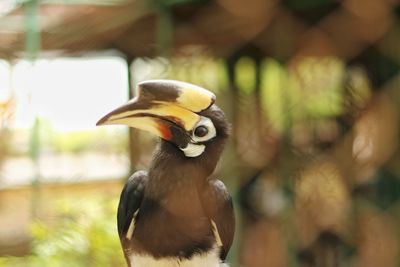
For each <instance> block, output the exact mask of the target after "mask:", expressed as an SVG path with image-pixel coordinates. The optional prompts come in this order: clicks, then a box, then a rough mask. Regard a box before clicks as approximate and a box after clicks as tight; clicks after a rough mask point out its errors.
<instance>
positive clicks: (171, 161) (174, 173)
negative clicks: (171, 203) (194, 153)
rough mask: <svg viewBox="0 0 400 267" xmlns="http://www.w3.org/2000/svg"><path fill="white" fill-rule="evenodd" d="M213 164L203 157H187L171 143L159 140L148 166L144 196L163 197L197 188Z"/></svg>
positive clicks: (213, 166) (209, 173)
mask: <svg viewBox="0 0 400 267" xmlns="http://www.w3.org/2000/svg"><path fill="white" fill-rule="evenodd" d="M214 169H215V164H214V165H212V166H210V164H209V163H208V162H207V160H205V159H204V158H201V157H198V158H187V157H185V155H184V154H183V152H182V151H180V150H179V149H178V148H176V147H175V146H174V145H173V144H171V143H169V142H166V141H161V142H160V144H159V145H158V148H157V150H156V152H155V153H154V155H153V160H152V164H151V166H150V168H149V181H148V185H147V187H146V196H147V197H150V198H153V199H160V198H165V197H167V196H168V195H172V194H175V195H176V194H182V193H185V192H192V191H193V190H196V189H198V188H199V187H200V186H202V184H203V183H204V182H205V181H206V180H207V179H208V177H209V176H210V175H211V174H212V173H213V171H214Z"/></svg>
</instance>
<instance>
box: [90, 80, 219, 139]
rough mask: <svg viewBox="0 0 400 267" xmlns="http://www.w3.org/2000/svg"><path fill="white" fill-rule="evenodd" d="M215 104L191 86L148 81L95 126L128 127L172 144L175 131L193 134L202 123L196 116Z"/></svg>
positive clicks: (206, 94)
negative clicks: (121, 125) (135, 94)
mask: <svg viewBox="0 0 400 267" xmlns="http://www.w3.org/2000/svg"><path fill="white" fill-rule="evenodd" d="M214 102H215V95H214V94H213V93H211V92H210V91H208V90H206V89H204V88H201V87H198V86H195V85H193V84H189V83H184V82H179V81H173V80H150V81H145V82H141V83H139V84H138V95H137V97H135V98H134V99H132V100H130V101H129V102H128V103H126V104H125V105H122V106H121V107H118V108H116V109H115V110H113V111H111V112H110V113H108V114H107V115H105V116H104V117H103V118H101V119H100V120H99V121H98V122H97V124H96V125H107V124H123V125H128V126H130V127H134V128H138V129H141V130H145V131H148V132H151V133H153V134H155V135H157V136H159V137H161V138H163V139H165V140H169V141H173V139H174V135H176V134H179V133H177V130H178V131H179V130H184V131H185V132H187V133H190V132H191V131H193V129H194V128H195V126H196V124H197V123H198V122H199V121H200V119H201V116H200V115H198V114H197V113H198V112H201V111H202V110H205V109H207V108H208V107H210V106H211V105H212V104H213V103H214ZM178 143H179V142H178ZM178 145H179V144H178Z"/></svg>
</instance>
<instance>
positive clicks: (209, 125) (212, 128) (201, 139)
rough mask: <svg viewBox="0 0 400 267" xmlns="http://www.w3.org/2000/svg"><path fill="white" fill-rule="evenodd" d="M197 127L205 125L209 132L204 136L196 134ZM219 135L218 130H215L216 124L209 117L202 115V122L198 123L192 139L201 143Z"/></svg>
mask: <svg viewBox="0 0 400 267" xmlns="http://www.w3.org/2000/svg"><path fill="white" fill-rule="evenodd" d="M197 127H205V128H206V129H207V130H208V133H207V134H206V135H204V136H201V137H200V136H196V135H195V132H196V128H197ZM216 135H217V131H216V130H215V126H214V124H213V123H212V121H211V120H210V119H209V118H206V117H202V118H201V120H200V122H199V123H198V124H197V125H196V127H195V128H194V130H193V133H192V140H193V142H194V143H200V142H205V141H208V140H210V139H212V138H214V137H215V136H216Z"/></svg>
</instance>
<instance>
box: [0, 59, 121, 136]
mask: <svg viewBox="0 0 400 267" xmlns="http://www.w3.org/2000/svg"><path fill="white" fill-rule="evenodd" d="M0 63H1V62H0ZM2 65H3V64H0V80H3V79H2V78H3V77H6V76H7V75H8V77H11V75H10V74H9V72H8V71H7V69H8V67H2ZM12 70H13V72H12V81H11V82H9V83H7V82H6V81H0V101H1V97H2V95H3V94H4V95H7V94H10V92H13V94H14V95H15V96H16V100H17V107H16V116H15V120H14V123H13V125H14V127H16V128H28V127H30V126H31V125H32V123H33V121H34V118H35V117H36V116H39V117H41V118H44V119H46V120H48V121H49V122H50V123H51V125H52V126H53V127H54V128H55V129H56V130H59V131H79V130H90V129H94V128H95V124H96V122H97V121H98V120H99V119H100V118H101V117H102V116H104V115H105V114H106V113H108V112H109V111H110V110H112V109H113V108H115V107H116V106H119V105H121V104H122V103H125V102H126V101H127V99H128V80H127V67H126V63H125V61H124V60H123V59H121V58H118V57H104V58H89V59H88V58H60V59H52V60H48V59H41V60H37V61H36V62H35V63H34V64H32V63H30V62H28V61H24V60H21V61H19V62H17V63H16V64H15V65H14V66H13V69H12ZM4 73H6V74H4ZM7 73H8V74H7ZM8 79H10V78H8ZM5 80H7V78H5ZM3 86H4V87H9V88H8V92H7V90H3V89H2V87H3ZM2 91H5V93H3V92H2Z"/></svg>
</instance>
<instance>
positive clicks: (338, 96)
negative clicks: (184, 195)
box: [0, 0, 400, 267]
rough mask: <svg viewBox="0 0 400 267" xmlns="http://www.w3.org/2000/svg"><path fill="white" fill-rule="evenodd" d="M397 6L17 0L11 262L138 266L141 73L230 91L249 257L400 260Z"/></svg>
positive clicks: (349, 0)
mask: <svg viewBox="0 0 400 267" xmlns="http://www.w3.org/2000/svg"><path fill="white" fill-rule="evenodd" d="M399 70H400V2H399V1H398V0H363V1H361V0H308V1H306V0H303V1H302V0H281V1H279V0H269V1H265V0H249V1H242V0H213V1H212V0H147V1H145V0H132V1H129V0H68V1H67V0H1V1H0V266H1V267H3V266H7V267H8V266H12V267H14V266H17V267H18V266H52V267H53V266H56V267H57V266H78V267H79V266H125V263H124V260H123V256H122V252H121V249H120V245H119V240H118V236H117V230H116V219H115V217H116V207H117V203H118V198H119V193H120V191H121V189H122V186H123V183H124V181H125V180H126V179H127V177H128V176H129V175H130V174H131V173H132V172H133V171H135V170H138V169H143V168H147V166H148V164H149V160H150V159H151V154H152V150H153V148H154V145H155V142H156V140H155V139H154V138H153V137H150V136H149V135H147V134H146V133H142V132H139V131H136V130H133V129H128V128H126V127H118V126H115V127H104V128H95V123H96V122H97V120H98V119H99V118H100V117H101V116H102V115H104V114H105V113H107V112H108V111H110V110H111V109H113V108H115V107H116V106H119V105H120V104H122V103H124V102H125V101H127V100H128V99H129V98H131V97H133V96H134V95H135V90H134V88H135V84H137V83H138V82H140V81H142V80H146V79H152V78H168V79H178V80H183V81H187V82H192V83H195V84H198V85H200V86H203V87H205V88H208V89H210V90H212V91H214V92H215V93H216V94H217V103H218V105H219V106H221V107H222V108H223V109H224V110H225V112H226V114H227V116H228V118H229V121H230V122H231V124H232V137H231V139H230V142H229V144H228V147H227V149H226V151H225V154H224V156H223V159H222V161H221V164H220V166H219V169H218V175H219V177H220V178H221V179H222V180H223V181H224V182H225V183H226V184H227V186H228V187H229V190H230V192H231V193H232V195H233V196H234V200H235V208H236V215H237V221H238V223H237V233H236V236H235V242H234V246H233V248H232V250H231V252H230V255H229V262H231V265H232V266H233V267H239V266H242V267H286V266H288V267H294V266H299V267H334V266H337V267H339V266H340V267H342V266H349V267H350V266H352V267H353V266H354V267H394V266H400V257H399V255H400V226H399V225H400V202H399V199H400V151H399V146H398V145H399V144H398V141H399V122H400V118H399V115H400V113H399V112H400V110H399V107H400V105H399V104H400V72H399Z"/></svg>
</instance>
